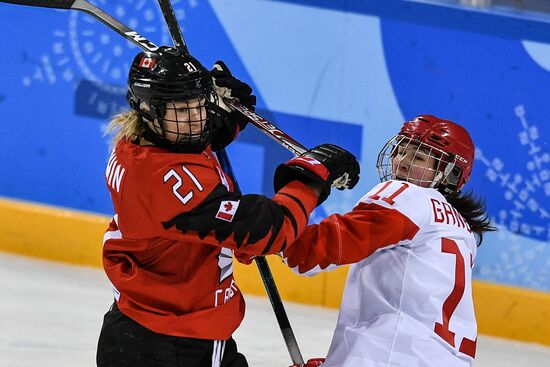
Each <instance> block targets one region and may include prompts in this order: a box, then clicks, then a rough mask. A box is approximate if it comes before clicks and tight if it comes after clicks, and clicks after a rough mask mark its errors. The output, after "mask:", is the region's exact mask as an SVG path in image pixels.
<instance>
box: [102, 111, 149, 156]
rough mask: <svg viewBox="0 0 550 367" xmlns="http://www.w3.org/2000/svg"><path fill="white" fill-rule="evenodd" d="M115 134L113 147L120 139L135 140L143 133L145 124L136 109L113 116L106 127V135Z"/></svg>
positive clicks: (112, 147) (112, 142)
mask: <svg viewBox="0 0 550 367" xmlns="http://www.w3.org/2000/svg"><path fill="white" fill-rule="evenodd" d="M111 134H113V135H114V136H113V139H112V140H111V149H114V148H115V146H116V145H117V143H118V142H119V141H120V139H126V140H128V141H134V140H137V139H139V138H140V137H141V136H142V134H143V125H142V124H141V122H140V121H139V116H138V114H137V112H136V111H134V110H131V111H127V112H123V113H120V114H118V115H115V116H113V118H112V119H111V121H109V125H107V128H106V129H105V135H111Z"/></svg>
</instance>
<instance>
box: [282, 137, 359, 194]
mask: <svg viewBox="0 0 550 367" xmlns="http://www.w3.org/2000/svg"><path fill="white" fill-rule="evenodd" d="M359 171H360V168H359V162H357V159H356V158H355V156H354V155H353V154H352V153H350V152H348V151H347V150H345V149H343V148H340V147H339V146H337V145H333V144H322V145H319V146H317V147H315V148H313V149H310V150H308V151H306V152H305V153H303V154H301V155H299V156H298V157H295V158H293V159H291V160H290V161H288V162H286V163H284V164H281V165H279V166H278V167H277V169H276V170H275V176H274V177H273V188H274V189H275V192H277V191H279V190H280V189H282V188H283V187H284V186H285V185H286V184H288V183H289V182H290V181H293V180H299V181H302V182H304V183H305V184H311V183H312V182H314V183H316V184H317V185H319V184H320V185H321V187H322V188H321V194H320V195H319V200H318V202H317V205H321V203H322V202H323V201H325V200H326V198H327V197H328V195H329V194H330V188H331V186H334V187H336V188H337V189H339V190H343V189H352V188H353V187H354V186H355V185H356V184H357V182H358V181H359Z"/></svg>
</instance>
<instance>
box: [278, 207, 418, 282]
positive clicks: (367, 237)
mask: <svg viewBox="0 0 550 367" xmlns="http://www.w3.org/2000/svg"><path fill="white" fill-rule="evenodd" d="M418 230H419V228H418V226H417V225H416V224H414V223H413V222H412V221H411V220H410V219H409V218H407V217H406V216H405V215H403V214H402V213H401V212H399V211H397V210H395V209H390V208H385V207H382V206H380V205H377V204H374V203H371V204H366V203H359V204H358V205H357V206H356V207H355V208H354V209H353V210H352V211H351V212H349V213H346V214H344V215H339V214H333V215H331V216H329V217H328V218H326V219H324V220H323V221H322V222H321V223H319V224H318V225H317V224H315V225H311V226H308V227H307V228H306V229H305V231H304V232H303V233H302V234H301V235H300V237H298V239H297V240H296V241H295V242H294V243H292V244H291V245H290V246H289V247H288V248H287V249H286V250H285V251H284V252H283V256H284V257H285V258H286V261H287V263H288V266H289V267H291V268H296V267H298V271H299V272H300V273H305V272H307V271H309V270H311V269H313V268H315V267H316V266H319V267H320V268H321V269H326V268H327V267H328V266H330V265H343V264H352V263H355V262H358V261H360V260H362V259H364V258H366V257H368V256H370V255H371V254H373V253H374V252H375V251H376V250H378V249H381V248H384V247H387V246H391V245H396V244H397V243H398V242H400V241H403V240H411V239H412V238H413V237H414V236H415V235H416V233H417V232H418Z"/></svg>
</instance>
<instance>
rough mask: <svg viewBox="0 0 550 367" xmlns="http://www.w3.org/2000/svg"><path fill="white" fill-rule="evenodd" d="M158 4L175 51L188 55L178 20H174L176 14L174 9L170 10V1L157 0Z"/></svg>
mask: <svg viewBox="0 0 550 367" xmlns="http://www.w3.org/2000/svg"><path fill="white" fill-rule="evenodd" d="M158 2H159V5H160V10H162V15H163V16H164V20H165V21H166V25H167V26H168V31H169V32H170V36H171V37H172V41H173V42H174V46H176V49H177V50H178V51H180V52H181V53H184V54H189V50H188V49H187V44H186V43H185V39H184V38H183V33H182V32H181V28H180V25H179V23H178V19H177V18H176V14H174V9H173V8H172V4H171V3H170V0H158Z"/></svg>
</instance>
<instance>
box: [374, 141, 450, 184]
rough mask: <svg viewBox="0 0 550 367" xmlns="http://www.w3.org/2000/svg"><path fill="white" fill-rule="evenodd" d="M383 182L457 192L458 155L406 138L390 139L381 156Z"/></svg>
mask: <svg viewBox="0 0 550 367" xmlns="http://www.w3.org/2000/svg"><path fill="white" fill-rule="evenodd" d="M376 168H377V169H378V175H379V177H380V180H381V181H382V182H383V181H388V180H400V181H406V182H410V183H412V184H415V185H417V186H421V187H430V188H442V189H444V190H445V191H446V192H452V191H455V190H456V185H457V184H458V178H459V177H460V172H461V171H460V168H458V167H456V156H454V155H451V154H449V153H446V152H444V151H442V150H440V149H437V148H435V147H433V146H431V145H429V144H426V143H423V142H421V141H418V140H414V139H412V138H409V137H407V136H405V135H396V136H394V137H393V138H391V139H390V140H389V141H388V142H387V143H386V144H385V145H384V147H383V148H382V150H381V151H380V153H379V154H378V159H377V162H376Z"/></svg>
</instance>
